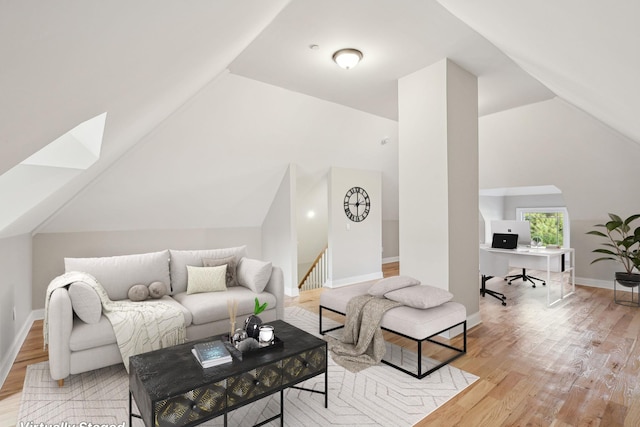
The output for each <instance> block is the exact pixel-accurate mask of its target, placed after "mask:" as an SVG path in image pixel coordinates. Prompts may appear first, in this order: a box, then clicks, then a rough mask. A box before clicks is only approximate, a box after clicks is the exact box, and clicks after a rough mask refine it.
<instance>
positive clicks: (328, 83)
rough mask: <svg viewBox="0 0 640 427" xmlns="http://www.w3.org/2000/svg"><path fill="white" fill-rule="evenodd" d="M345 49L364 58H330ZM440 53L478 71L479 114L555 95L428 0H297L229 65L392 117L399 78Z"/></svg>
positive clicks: (395, 112)
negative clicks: (345, 63) (345, 61)
mask: <svg viewBox="0 0 640 427" xmlns="http://www.w3.org/2000/svg"><path fill="white" fill-rule="evenodd" d="M311 45H317V46H318V49H313V50H312V49H310V46H311ZM342 48H356V49H359V50H360V51H362V52H363V54H364V59H363V60H362V62H361V63H360V64H359V65H358V66H357V67H355V68H353V69H351V70H343V69H341V68H339V67H337V66H336V64H335V63H334V62H333V61H332V60H331V57H332V55H333V53H334V52H335V51H337V50H339V49H342ZM443 58H450V59H452V60H453V61H455V62H456V63H457V64H458V65H460V66H462V67H463V68H465V69H467V70H468V71H470V72H472V73H473V74H475V75H476V76H478V87H479V88H478V90H479V100H478V102H479V112H480V115H485V114H489V113H493V112H496V111H501V110H505V109H508V108H513V107H517V106H520V105H525V104H529V103H533V102H537V101H541V100H544V99H549V98H551V97H553V93H552V92H551V91H550V90H548V89H547V88H546V87H544V86H543V85H542V84H540V83H539V82H538V81H537V80H535V79H534V78H532V77H531V76H530V75H528V74H527V73H525V72H524V71H523V70H522V69H521V68H520V67H519V66H517V65H516V64H515V63H514V62H513V61H512V60H511V59H509V58H508V57H507V56H506V55H505V54H503V53H502V52H501V51H500V50H498V49H497V48H496V47H495V46H493V45H492V44H491V43H490V42H488V41H487V40H486V39H485V38H484V37H482V36H481V35H479V34H478V33H476V32H475V31H473V30H472V29H471V28H469V27H468V26H467V25H465V24H464V23H463V22H461V21H460V20H459V19H457V18H456V17H455V16H453V15H451V13H449V12H448V11H447V10H446V9H445V8H443V7H442V6H441V5H440V4H439V3H438V2H436V1H433V0H432V1H425V0H393V1H371V0H348V1H344V0H323V1H316V2H313V1H304V0H294V1H292V2H291V3H290V4H289V5H288V6H287V7H286V8H285V9H284V10H283V11H282V12H281V13H280V14H279V15H278V16H277V17H276V18H275V19H274V20H273V22H272V23H271V24H270V25H269V26H268V27H267V28H265V30H264V31H263V32H262V33H261V34H260V35H259V36H258V37H257V38H256V39H255V40H254V41H253V42H252V43H251V44H250V45H249V46H247V48H246V49H245V50H244V51H243V52H242V54H240V56H238V57H237V58H236V59H235V60H234V61H233V62H232V63H231V65H230V67H229V68H230V70H231V72H232V73H235V74H239V75H242V76H245V77H249V78H252V79H255V80H259V81H263V82H266V83H270V84H273V85H276V86H280V87H284V88H287V89H290V90H293V91H297V92H301V93H305V94H308V95H311V96H315V97H317V98H321V99H325V100H328V101H332V102H336V103H339V104H343V105H347V106H350V107H353V108H356V109H359V110H362V111H367V112H370V113H372V114H376V115H379V116H382V117H386V118H390V119H393V120H397V119H398V102H397V101H398V93H397V79H398V78H400V77H403V76H406V75H408V74H410V73H412V72H414V71H417V70H419V69H422V68H424V67H427V66H429V65H431V64H434V63H436V62H438V61H440V60H441V59H443Z"/></svg>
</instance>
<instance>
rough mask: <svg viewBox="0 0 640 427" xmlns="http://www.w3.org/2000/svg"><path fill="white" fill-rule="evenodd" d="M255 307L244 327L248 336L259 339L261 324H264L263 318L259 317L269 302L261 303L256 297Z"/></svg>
mask: <svg viewBox="0 0 640 427" xmlns="http://www.w3.org/2000/svg"><path fill="white" fill-rule="evenodd" d="M255 301H256V303H255V307H254V308H253V314H252V315H251V316H249V317H247V320H245V322H244V329H245V331H246V332H247V336H249V337H250V338H255V339H258V336H259V334H260V325H262V319H261V318H260V317H258V314H260V313H262V312H263V311H264V310H265V308H267V303H266V302H265V303H264V304H260V301H258V298H257V297H256V300H255Z"/></svg>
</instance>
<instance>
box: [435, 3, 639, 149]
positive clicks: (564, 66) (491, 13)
mask: <svg viewBox="0 0 640 427" xmlns="http://www.w3.org/2000/svg"><path fill="white" fill-rule="evenodd" d="M438 1H439V2H440V3H441V4H442V5H443V6H444V7H446V8H447V9H448V10H449V11H450V12H451V13H453V14H454V15H456V16H457V17H458V18H459V19H460V20H462V21H463V22H465V23H466V24H467V25H469V26H470V27H471V28H473V29H474V30H476V31H477V32H478V33H480V34H481V35H483V36H484V37H486V38H487V39H488V40H489V41H490V42H492V43H493V44H494V45H496V46H497V47H498V48H499V49H500V50H501V51H503V52H504V53H505V54H507V55H508V56H509V57H510V58H511V59H513V60H514V61H515V62H516V63H517V64H518V65H519V66H520V67H522V69H524V70H525V71H526V72H528V73H529V74H531V75H532V76H533V77H535V78H537V79H538V80H539V81H540V82H541V83H542V84H544V85H545V86H546V87H548V88H549V89H551V90H552V91H553V92H554V93H556V94H557V95H558V96H559V97H561V98H563V99H564V100H566V101H568V102H570V103H572V104H573V105H575V106H577V107H578V108H580V109H582V110H584V111H586V112H587V113H589V114H591V115H592V116H594V117H596V118H597V119H598V120H600V121H602V122H603V123H606V124H607V125H609V126H611V127H612V128H613V129H616V130H617V131H618V132H621V133H622V134H624V135H626V136H627V137H629V138H631V139H633V140H634V141H636V142H640V120H638V112H639V111H640V83H639V82H638V70H639V69H640V50H639V49H638V40H640V26H638V17H639V16H640V2H637V1H622V2H605V1H600V0H565V1H560V2H558V1H556V2H544V3H541V2H539V1H532V0H527V1H517V2H514V1H511V0H487V1H481V2H479V1H476V2H474V1H466V0H438Z"/></svg>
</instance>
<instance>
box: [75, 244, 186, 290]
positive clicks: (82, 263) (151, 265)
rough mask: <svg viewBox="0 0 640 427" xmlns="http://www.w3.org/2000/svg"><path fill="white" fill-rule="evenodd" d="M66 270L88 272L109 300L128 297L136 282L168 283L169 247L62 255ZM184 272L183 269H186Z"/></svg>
mask: <svg viewBox="0 0 640 427" xmlns="http://www.w3.org/2000/svg"><path fill="white" fill-rule="evenodd" d="M64 269H65V272H69V271H82V272H85V273H89V274H91V275H92V276H93V277H95V278H96V279H97V280H98V282H100V284H101V285H102V286H103V287H104V289H105V290H106V291H107V295H109V298H110V299H111V300H114V301H117V300H123V299H127V297H128V295H127V294H128V292H129V288H131V286H133V285H135V284H137V283H144V284H145V285H149V284H150V283H152V282H156V281H160V282H164V283H169V280H170V276H169V251H166V250H165V251H160V252H151V253H146V254H136V255H120V256H112V257H99V258H65V259H64ZM185 273H186V269H185Z"/></svg>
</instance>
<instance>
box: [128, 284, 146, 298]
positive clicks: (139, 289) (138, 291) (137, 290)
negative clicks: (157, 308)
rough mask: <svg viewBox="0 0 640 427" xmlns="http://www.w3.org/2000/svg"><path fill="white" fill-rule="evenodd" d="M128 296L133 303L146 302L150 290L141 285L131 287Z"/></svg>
mask: <svg viewBox="0 0 640 427" xmlns="http://www.w3.org/2000/svg"><path fill="white" fill-rule="evenodd" d="M127 295H128V297H129V299H130V300H131V301H144V300H146V299H147V297H148V296H149V288H147V287H146V286H145V285H143V284H142V283H139V284H137V285H133V286H132V287H130V288H129V292H128V293H127Z"/></svg>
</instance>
